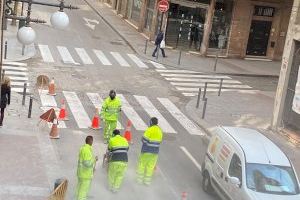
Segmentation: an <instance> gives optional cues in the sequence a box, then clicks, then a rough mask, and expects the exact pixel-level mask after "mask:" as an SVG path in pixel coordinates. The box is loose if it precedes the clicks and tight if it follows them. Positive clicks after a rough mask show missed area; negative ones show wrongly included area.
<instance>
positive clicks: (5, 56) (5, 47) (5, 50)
mask: <svg viewBox="0 0 300 200" xmlns="http://www.w3.org/2000/svg"><path fill="white" fill-rule="evenodd" d="M6 58H7V41H5V46H4V59H6Z"/></svg>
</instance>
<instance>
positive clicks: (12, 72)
mask: <svg viewBox="0 0 300 200" xmlns="http://www.w3.org/2000/svg"><path fill="white" fill-rule="evenodd" d="M5 75H17V76H28V73H27V72H19V71H9V70H8V71H6V70H5Z"/></svg>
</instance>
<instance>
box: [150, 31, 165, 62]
mask: <svg viewBox="0 0 300 200" xmlns="http://www.w3.org/2000/svg"><path fill="white" fill-rule="evenodd" d="M164 37H165V36H164V32H163V31H159V33H158V34H157V36H156V39H155V45H156V47H155V49H154V51H153V53H152V57H155V56H156V52H157V51H158V50H159V49H160V50H161V53H162V56H163V57H164V58H165V57H166V54H165V50H164V48H165V47H164V46H165V40H164Z"/></svg>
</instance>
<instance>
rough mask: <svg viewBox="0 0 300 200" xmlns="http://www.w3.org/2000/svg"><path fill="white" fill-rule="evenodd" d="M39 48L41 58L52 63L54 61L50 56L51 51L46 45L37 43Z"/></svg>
mask: <svg viewBox="0 0 300 200" xmlns="http://www.w3.org/2000/svg"><path fill="white" fill-rule="evenodd" d="M38 46H39V49H40V52H41V55H42V58H43V60H44V62H48V63H52V62H54V59H53V57H52V54H51V51H50V49H49V47H48V45H43V44H39V45H38Z"/></svg>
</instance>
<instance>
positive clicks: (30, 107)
mask: <svg viewBox="0 0 300 200" xmlns="http://www.w3.org/2000/svg"><path fill="white" fill-rule="evenodd" d="M32 102H33V98H32V96H30V99H29V108H28V118H31V111H32Z"/></svg>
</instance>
